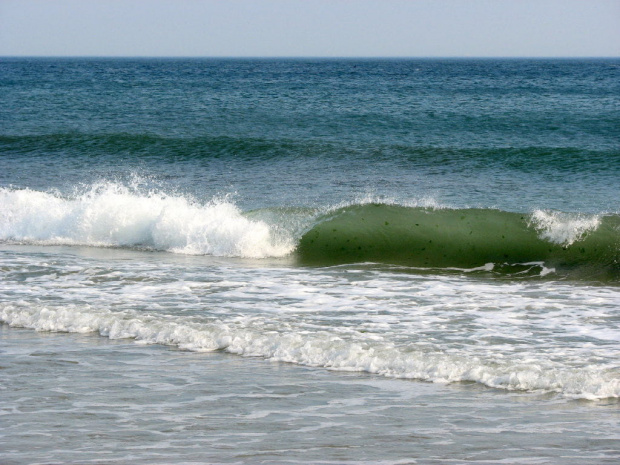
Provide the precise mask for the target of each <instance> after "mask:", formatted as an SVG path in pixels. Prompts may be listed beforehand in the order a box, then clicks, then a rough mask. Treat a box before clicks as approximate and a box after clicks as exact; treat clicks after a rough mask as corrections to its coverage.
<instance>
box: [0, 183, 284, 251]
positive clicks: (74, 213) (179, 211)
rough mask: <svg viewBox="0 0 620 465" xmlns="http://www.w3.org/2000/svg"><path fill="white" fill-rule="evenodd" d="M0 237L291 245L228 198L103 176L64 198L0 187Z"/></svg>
mask: <svg viewBox="0 0 620 465" xmlns="http://www.w3.org/2000/svg"><path fill="white" fill-rule="evenodd" d="M0 240H4V241H14V242H20V243H33V244H44V245H51V244H70V245H93V246H128V247H145V248H152V249H157V250H166V251H171V252H176V253H184V254H196V255H200V254H205V255H215V256H227V257H247V258H264V257H280V256H284V255H286V254H288V253H289V252H291V250H292V249H293V247H294V243H293V241H292V239H290V238H289V237H287V236H286V235H285V234H284V235H283V234H278V235H276V234H274V232H273V231H272V228H271V227H270V226H269V225H268V224H267V223H265V222H263V221H253V220H250V219H248V218H246V217H244V216H243V214H242V213H241V211H240V210H239V209H238V208H237V206H236V205H235V204H233V203H231V202H230V201H226V200H219V199H215V200H213V201H211V202H208V203H204V204H200V203H197V202H194V201H192V200H190V199H188V198H186V197H183V196H180V195H166V194H163V193H161V192H148V193H140V192H137V191H135V190H134V189H131V188H128V187H125V186H122V185H118V184H114V183H105V184H100V185H95V186H93V187H91V188H90V189H89V190H87V191H86V192H82V193H80V194H76V195H74V196H72V197H71V198H65V197H62V196H60V195H57V194H52V193H46V192H37V191H33V190H30V189H24V190H13V189H7V188H2V189H0Z"/></svg>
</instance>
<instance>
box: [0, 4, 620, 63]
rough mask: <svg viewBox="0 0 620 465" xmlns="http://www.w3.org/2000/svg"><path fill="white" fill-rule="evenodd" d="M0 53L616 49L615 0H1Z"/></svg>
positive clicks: (566, 53)
mask: <svg viewBox="0 0 620 465" xmlns="http://www.w3.org/2000/svg"><path fill="white" fill-rule="evenodd" d="M0 56H154V57H176V56H182V57H597V56H605V57H618V56H620V0H0Z"/></svg>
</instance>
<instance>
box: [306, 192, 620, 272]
mask: <svg viewBox="0 0 620 465" xmlns="http://www.w3.org/2000/svg"><path fill="white" fill-rule="evenodd" d="M544 219H545V218H543V219H540V218H536V217H535V215H530V214H527V215H525V214H518V213H511V212H503V211H499V210H486V209H463V210H447V209H444V210H433V209H427V208H410V207H403V206H392V205H380V204H370V205H355V206H351V207H345V208H342V209H340V210H338V211H336V212H334V213H333V214H332V215H330V216H329V217H326V218H324V221H322V222H320V223H319V224H317V225H316V226H314V227H313V228H312V229H311V230H310V231H308V232H307V233H306V234H304V235H303V237H302V238H301V241H300V243H299V246H298V249H297V254H298V257H299V259H300V260H301V261H302V262H303V263H305V264H310V265H333V264H343V263H355V262H377V263H386V264H395V265H406V266H412V267H423V268H451V267H454V268H463V269H471V268H476V267H480V266H484V265H485V264H488V263H492V264H495V265H502V266H504V265H517V264H524V263H531V262H542V263H544V266H546V267H553V268H556V271H557V272H560V273H568V272H570V273H574V272H576V271H577V270H578V271H579V273H581V274H584V275H587V276H591V277H600V278H604V277H607V278H610V279H617V278H618V276H620V253H619V251H620V217H618V216H605V217H602V218H593V219H590V220H587V219H584V218H581V221H578V220H579V219H580V218H576V219H575V218H564V219H563V221H562V219H555V222H553V221H547V222H545V221H544ZM547 219H548V218H547Z"/></svg>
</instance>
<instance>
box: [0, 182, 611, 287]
mask: <svg viewBox="0 0 620 465" xmlns="http://www.w3.org/2000/svg"><path fill="white" fill-rule="evenodd" d="M0 241H4V242H13V243H26V244H40V245H58V244H65V245H87V246H95V247H130V248H140V249H151V250H162V251H168V252H173V253H182V254H193V255H213V256H221V257H241V258H254V259H262V258H280V257H291V258H293V259H294V260H295V261H296V262H297V263H299V264H301V265H311V266H330V265H338V264H346V263H360V262H374V263H381V264H390V265H404V266H408V267H417V268H424V269H460V270H464V271H487V272H488V271H492V272H494V273H500V274H504V275H511V274H524V273H525V274H528V273H529V274H535V275H540V274H543V275H544V274H548V273H550V272H553V271H555V273H556V274H558V275H560V276H565V275H570V276H572V277H577V278H589V279H602V280H606V281H608V280H618V279H619V277H620V216H618V215H584V214H576V213H572V214H569V213H560V212H553V211H545V210H538V211H535V212H533V213H528V214H519V213H513V212H505V211H500V210H493V209H449V208H433V207H416V206H403V205H397V204H392V205H389V204H379V203H361V204H352V205H346V206H341V207H332V208H322V209H321V208H316V209H311V208H305V209H302V208H294V207H289V208H267V209H262V210H258V211H252V212H245V213H244V212H242V211H241V210H240V209H239V208H238V207H237V206H236V205H235V204H234V203H233V202H231V201H229V200H227V199H213V200H212V201H210V202H207V203H199V202H197V201H194V200H192V199H190V198H187V197H184V196H181V195H167V194H164V193H161V192H156V191H150V192H138V191H136V190H135V189H131V188H129V187H126V186H123V185H119V184H115V183H102V184H97V185H94V186H91V187H90V188H88V189H86V190H84V191H82V192H80V193H76V194H75V195H73V196H71V197H63V196H61V195H59V194H55V193H50V192H39V191H34V190H30V189H22V190H19V189H10V188H2V189H0Z"/></svg>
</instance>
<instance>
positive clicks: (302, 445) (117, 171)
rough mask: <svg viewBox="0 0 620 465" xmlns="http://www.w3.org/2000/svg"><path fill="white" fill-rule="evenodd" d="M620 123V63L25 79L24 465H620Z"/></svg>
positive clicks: (294, 63) (178, 68)
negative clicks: (380, 462) (86, 464)
mask: <svg viewBox="0 0 620 465" xmlns="http://www.w3.org/2000/svg"><path fill="white" fill-rule="evenodd" d="M618 108H620V61H619V60H617V59H591V60H516V59H515V60H490V59H485V60H475V59H471V60H456V59H453V60H431V59H427V60H335V59H334V60H302V59H295V60H233V59H203V60H201V59H17V58H2V59H0V276H1V278H0V283H1V286H0V322H2V326H1V327H0V330H1V332H0V350H1V351H2V352H1V353H2V354H3V355H2V361H1V362H0V363H1V364H2V372H3V373H6V374H7V376H6V377H5V378H3V379H1V380H0V387H1V388H2V389H3V390H4V392H5V393H7V394H8V395H6V396H4V395H3V396H2V400H0V409H1V412H2V413H3V419H6V421H4V420H3V425H2V426H0V451H4V452H0V458H2V459H3V460H4V462H6V463H11V464H12V463H16V464H17V463H19V464H21V463H48V462H49V463H84V462H87V461H92V460H100V457H99V455H98V454H97V453H96V452H95V449H96V450H97V451H106V452H105V458H103V459H101V460H104V462H102V463H127V462H130V463H166V464H169V463H179V464H180V463H231V462H241V463H246V462H247V463H256V462H260V461H263V462H264V463H334V462H335V463H376V462H377V461H378V460H383V461H384V462H385V463H403V461H404V462H405V463H409V462H411V463H445V462H446V461H452V462H454V463H477V462H479V463H482V462H484V463H489V462H491V463H497V462H500V461H501V462H502V463H519V464H520V463H553V464H557V463H567V464H568V463H575V464H576V463H579V464H582V463H615V462H616V461H617V459H618V457H619V456H620V451H619V450H618V447H617V446H616V445H615V442H614V441H616V440H617V437H618V434H619V433H620V429H619V428H618V398H619V397H620V371H619V367H618V363H617V360H618V359H619V357H620V286H619V285H618V284H619V283H620V211H619V200H620V183H619V182H618V179H620V130H619V128H620V113H619V112H618ZM32 330H36V332H35V331H32ZM63 354H66V357H65V356H64V355H63ZM102 365H103V366H105V367H106V368H105V369H102ZM174 366H177V368H176V370H175V369H173V367H174ZM214 367H217V368H214ZM145 380H147V381H145ZM37 386H38V387H37ZM84 398H86V399H87V400H83V399H84ZM222 399H230V401H231V403H227V402H226V401H222ZM213 402H215V404H214V403H213ZM222 402H224V403H222ZM470 402H471V403H474V404H475V405H476V409H475V411H474V410H469V409H468V407H467V405H468V404H469V403H470ZM214 406H217V408H215V407H214ZM416 410H419V411H420V412H422V414H423V416H424V418H425V420H424V421H422V420H420V416H419V415H416ZM508 411H515V412H516V411H518V412H519V414H514V415H507V414H506V412H508ZM382 412H385V413H382ZM403 412H409V413H408V414H404V413H403ZM37 418H44V419H45V420H44V421H42V422H41V423H40V426H36V427H35V426H33V425H35V423H36V422H37V421H38V420H36V419H37ZM35 420H36V421H35ZM76 425H78V426H76ZM119 428H120V429H122V431H123V434H121V435H119V433H118V431H120V430H119ZM35 431H36V432H35ZM57 431H62V443H61V444H60V445H59V444H57V443H55V442H54V441H51V440H50V438H56V432H57ZM378 437H380V438H382V440H381V441H380V442H372V441H371V438H378ZM230 438H237V439H235V440H234V441H232V442H231V439H230ZM282 438H286V440H284V439H282ZM491 439H492V440H491ZM93 440H94V442H93V444H95V446H93V448H91V447H87V446H84V444H86V443H88V442H89V441H93ZM33 442H34V444H35V446H34V447H31V444H32V443H33ZM370 443H372V444H373V445H372V447H370V446H369V444H370ZM381 444H383V446H382V445H381ZM312 445H314V446H312ZM232 449H234V453H233V452H231V451H232Z"/></svg>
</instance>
